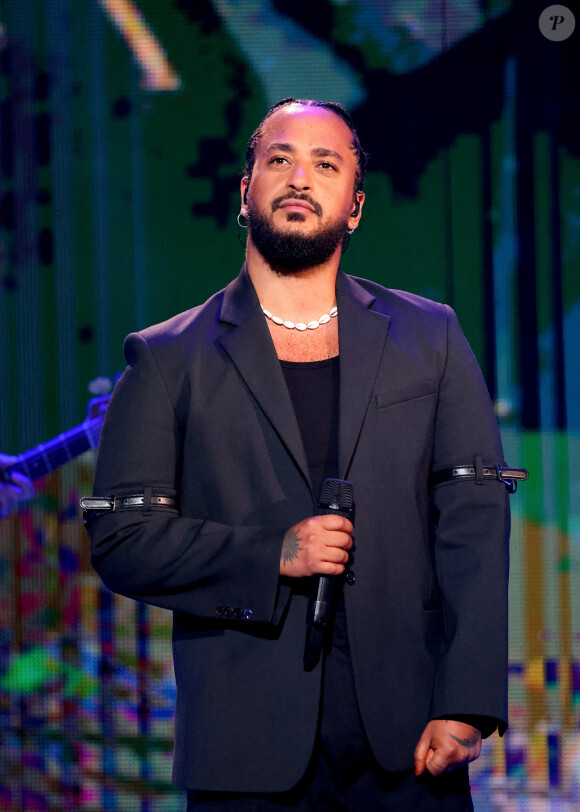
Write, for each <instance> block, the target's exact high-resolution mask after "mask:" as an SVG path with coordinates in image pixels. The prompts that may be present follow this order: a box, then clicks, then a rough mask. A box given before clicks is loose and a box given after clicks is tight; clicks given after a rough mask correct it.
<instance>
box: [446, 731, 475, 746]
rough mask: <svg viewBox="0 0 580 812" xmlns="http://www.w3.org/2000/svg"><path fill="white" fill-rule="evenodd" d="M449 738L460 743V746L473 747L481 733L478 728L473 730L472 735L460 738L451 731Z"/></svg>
mask: <svg viewBox="0 0 580 812" xmlns="http://www.w3.org/2000/svg"><path fill="white" fill-rule="evenodd" d="M449 735H450V736H451V738H452V739H453V740H454V741H456V742H457V743H458V744H460V745H461V746H462V747H475V745H476V744H477V743H478V742H479V740H480V739H481V733H480V732H479V730H475V731H474V732H473V736H470V737H469V738H468V739H460V738H459V736H454V735H453V733H450V734H449Z"/></svg>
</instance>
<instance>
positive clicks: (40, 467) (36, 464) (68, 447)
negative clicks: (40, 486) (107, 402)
mask: <svg viewBox="0 0 580 812" xmlns="http://www.w3.org/2000/svg"><path fill="white" fill-rule="evenodd" d="M102 425H103V415H99V416H98V417H93V418H91V419H89V420H85V422H84V423H81V424H80V426H75V427H74V428H72V429H69V431H65V432H64V434H61V435H59V436H58V437H55V438H54V439H53V440H49V441H48V442H46V443H41V444H40V445H37V446H36V448H32V449H31V450H30V451H26V452H25V453H24V454H20V455H19V456H18V457H17V458H16V460H15V462H14V463H12V464H11V465H10V466H8V467H7V468H6V469H4V471H3V475H4V476H6V475H9V474H11V473H12V472H17V473H20V474H25V475H26V476H27V477H29V479H33V480H34V479H39V478H40V477H42V476H46V474H49V473H50V472H51V471H54V469H55V468H60V466H61V465H64V464H65V463H67V462H70V460H74V459H75V458H76V457H80V455H81V454H84V453H85V451H88V450H89V449H90V448H96V447H97V446H98V444H99V439H100V436H101V428H102Z"/></svg>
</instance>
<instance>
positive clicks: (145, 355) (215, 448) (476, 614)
mask: <svg viewBox="0 0 580 812" xmlns="http://www.w3.org/2000/svg"><path fill="white" fill-rule="evenodd" d="M336 295H337V304H338V309H339V314H340V315H339V340H340V424H339V433H340V440H339V458H340V471H339V472H338V476H340V477H341V478H345V479H350V480H351V481H352V483H353V486H354V494H355V502H356V525H355V544H356V551H355V554H354V563H353V567H352V569H353V571H354V572H355V574H356V582H355V583H354V584H353V585H352V586H348V585H347V586H345V590H344V591H345V604H346V613H347V619H348V630H349V640H350V646H351V653H352V663H353V669H354V675H355V680H356V686H357V695H358V698H359V704H360V709H361V713H362V717H363V720H364V724H365V729H366V732H367V735H368V738H369V741H370V744H371V746H372V749H373V752H374V754H375V756H376V758H377V760H378V762H379V763H380V764H381V765H382V766H383V767H384V768H385V769H388V770H401V769H408V768H411V767H412V766H413V750H414V747H415V745H416V743H417V741H418V739H419V736H420V734H421V732H422V730H423V727H424V725H425V724H426V723H427V722H428V721H429V719H431V718H434V717H445V716H457V715H459V714H481V715H485V716H491V717H496V718H497V719H499V720H504V721H505V720H506V719H507V712H506V705H507V701H506V693H507V691H506V688H507V673H506V672H507V629H506V626H507V538H508V534H509V529H508V526H509V518H508V497H507V490H506V488H505V486H504V485H503V484H502V483H500V482H498V481H495V480H491V481H487V480H486V481H485V482H483V483H476V482H475V481H469V482H452V483H446V484H442V485H439V486H438V487H436V488H435V489H434V490H433V492H432V493H431V494H430V490H429V475H430V473H431V472H432V471H434V470H438V469H441V468H445V467H448V466H452V465H457V464H462V463H463V464H472V463H473V460H474V457H475V455H481V456H482V458H483V464H485V465H496V464H499V463H502V462H503V455H502V449H501V443H500V439H499V433H498V429H497V424H496V420H495V417H494V413H493V408H492V405H491V403H490V400H489V396H488V393H487V390H486V388H485V384H484V382H483V379H482V376H481V373H480V371H479V368H478V366H477V363H476V361H475V359H474V357H473V355H472V353H471V351H470V349H469V347H468V345H467V343H466V341H465V338H464V336H463V334H462V332H461V330H460V328H459V325H458V323H457V319H456V317H455V315H454V313H453V311H452V310H451V309H450V308H448V307H447V306H444V305H440V304H436V303H433V302H430V301H428V300H425V299H421V298H419V297H417V296H413V295H411V294H408V293H402V292H397V291H390V290H386V289H385V288H382V287H381V286H379V285H377V284H374V283H372V282H369V281H365V280H361V279H355V278H353V277H349V276H346V275H344V274H343V273H342V272H339V275H338V278H337V284H336ZM125 353H126V357H127V362H128V367H127V369H126V371H125V373H124V374H123V376H122V378H121V380H120V381H119V383H118V384H117V387H116V389H115V392H114V395H113V398H112V400H111V403H110V405H109V408H108V410H107V416H106V420H105V425H104V428H103V434H102V440H101V447H100V450H99V456H98V462H97V470H96V478H95V486H94V492H95V494H96V495H104V494H110V493H114V494H119V495H122V494H129V493H142V492H144V490H145V489H148V488H151V489H153V491H154V492H155V491H157V492H159V491H161V492H164V493H168V494H174V495H176V496H177V498H178V501H179V509H178V510H175V511H172V512H169V513H168V512H156V511H152V510H150V511H136V512H129V511H128V512H122V513H112V514H108V515H104V516H102V517H99V518H98V519H96V520H95V521H94V523H93V526H92V529H91V536H92V561H93V565H94V567H95V568H96V570H97V571H98V572H99V574H100V575H101V577H102V579H103V581H104V582H105V584H106V585H107V586H108V587H109V588H110V589H111V590H113V591H115V592H119V593H121V594H123V595H127V596H130V597H132V598H135V599H137V600H143V601H146V602H148V603H152V604H155V605H157V606H162V607H167V608H168V609H171V610H173V611H174V613H175V614H174V640H173V650H174V659H175V675H176V681H177V708H176V743H175V758H174V780H175V782H176V783H177V784H179V785H182V786H187V787H194V788H197V789H210V790H211V789H219V790H224V791H238V792H245V791H249V792H273V791H282V790H285V789H288V788H290V787H292V786H293V785H294V784H295V783H296V782H297V781H298V780H299V779H300V778H301V776H302V774H303V773H304V771H305V769H306V766H307V763H308V760H309V758H310V755H311V752H312V747H313V742H314V736H315V730H316V722H317V711H318V702H319V694H320V668H319V667H317V668H315V669H313V670H312V671H310V672H309V671H307V670H305V669H304V666H303V652H304V642H305V634H306V623H305V621H306V609H307V596H306V593H307V590H298V592H301V591H302V592H303V593H304V594H296V593H293V591H292V589H291V580H292V579H287V580H285V579H281V578H280V577H279V574H278V573H279V562H280V549H281V543H282V538H283V536H284V533H285V532H286V530H287V529H288V528H289V527H290V526H291V525H293V524H295V523H296V522H298V521H300V520H301V519H303V518H305V517H306V516H309V515H313V514H315V513H316V495H315V494H313V493H312V489H311V486H310V482H309V476H308V469H307V463H306V459H305V455H304V450H303V447H302V442H301V438H300V433H299V429H298V425H297V422H296V418H295V415H294V411H293V408H292V404H291V401H290V397H289V394H288V391H287V388H286V385H285V381H284V377H283V373H282V371H281V368H280V364H279V362H278V359H277V357H276V352H275V350H274V346H273V344H272V341H271V338H270V335H269V332H268V328H267V325H266V323H265V319H264V316H263V314H262V312H261V310H260V306H259V302H258V299H257V296H256V293H255V291H254V288H253V286H252V283H251V281H250V278H249V276H248V274H247V271H246V270H245V268H244V269H242V272H241V274H240V276H239V277H238V278H237V279H235V280H234V281H233V282H232V283H231V284H230V285H228V286H227V287H226V288H225V289H224V290H223V291H221V292H220V293H217V294H216V295H215V296H213V297H212V298H211V299H209V300H208V301H207V302H206V303H205V304H204V305H201V306H200V307H197V308H194V309H193V310H190V311H187V312H186V313H182V314H180V315H178V316H176V317H175V318H173V319H170V320H169V321H167V322H165V323H164V324H161V325H157V326H154V327H151V328H149V329H147V330H143V331H142V332H141V333H137V334H133V335H131V336H129V337H128V338H127V341H126V344H125ZM145 492H147V491H146V490H145ZM301 580H302V579H301ZM294 585H295V586H296V585H297V584H294ZM301 585H302V584H301ZM500 726H501V727H505V724H504V722H503V721H502V722H501V723H500Z"/></svg>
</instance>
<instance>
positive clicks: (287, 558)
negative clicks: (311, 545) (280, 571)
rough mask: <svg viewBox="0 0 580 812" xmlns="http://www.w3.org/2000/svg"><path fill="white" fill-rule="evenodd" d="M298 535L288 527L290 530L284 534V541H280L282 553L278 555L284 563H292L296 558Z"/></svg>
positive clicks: (298, 548)
mask: <svg viewBox="0 0 580 812" xmlns="http://www.w3.org/2000/svg"><path fill="white" fill-rule="evenodd" d="M299 541H300V536H299V535H298V533H297V532H296V531H295V530H294V529H292V528H290V530H289V531H288V532H287V533H286V535H285V536H284V541H283V542H282V555H281V556H280V557H281V559H282V561H283V562H284V563H285V564H288V563H290V564H291V563H292V562H293V561H294V560H295V559H296V558H298V553H299V552H300V549H301V548H300V544H299V543H298V542H299Z"/></svg>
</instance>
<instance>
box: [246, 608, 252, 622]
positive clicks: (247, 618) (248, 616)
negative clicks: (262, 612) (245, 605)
mask: <svg viewBox="0 0 580 812" xmlns="http://www.w3.org/2000/svg"><path fill="white" fill-rule="evenodd" d="M253 614H254V613H253V612H252V610H251V609H244V620H251V619H252V615H253Z"/></svg>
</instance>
